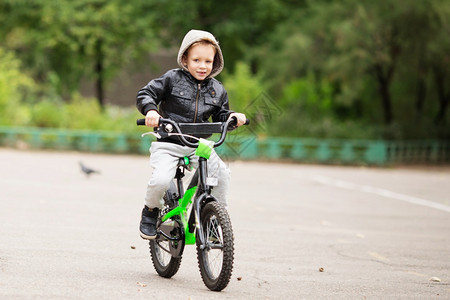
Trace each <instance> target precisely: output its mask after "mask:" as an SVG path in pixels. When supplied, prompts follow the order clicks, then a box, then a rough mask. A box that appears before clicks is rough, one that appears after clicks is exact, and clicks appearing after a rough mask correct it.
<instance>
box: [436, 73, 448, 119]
mask: <svg viewBox="0 0 450 300" xmlns="http://www.w3.org/2000/svg"><path fill="white" fill-rule="evenodd" d="M433 73H434V79H435V80H434V82H435V84H436V89H437V93H438V100H439V111H438V113H437V115H436V117H435V122H436V124H438V125H439V124H445V121H446V120H445V114H446V111H447V107H448V103H449V101H450V91H449V92H446V90H445V74H444V71H443V70H442V68H440V67H439V66H436V65H434V66H433Z"/></svg>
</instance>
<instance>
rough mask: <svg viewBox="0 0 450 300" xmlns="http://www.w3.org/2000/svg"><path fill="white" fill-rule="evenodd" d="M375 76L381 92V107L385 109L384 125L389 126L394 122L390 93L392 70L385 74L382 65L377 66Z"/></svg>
mask: <svg viewBox="0 0 450 300" xmlns="http://www.w3.org/2000/svg"><path fill="white" fill-rule="evenodd" d="M375 74H376V77H377V82H378V91H379V92H380V97H381V105H382V107H383V114H384V123H385V124H387V125H389V124H391V122H392V118H393V116H392V103H391V102H392V101H391V94H390V92H389V85H390V83H391V77H392V70H391V69H390V70H389V71H388V72H387V74H384V72H383V67H382V66H381V65H380V64H376V65H375Z"/></svg>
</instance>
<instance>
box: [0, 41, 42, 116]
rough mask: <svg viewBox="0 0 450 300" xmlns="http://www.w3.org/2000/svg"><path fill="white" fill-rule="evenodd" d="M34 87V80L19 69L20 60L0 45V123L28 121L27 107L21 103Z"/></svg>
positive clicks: (32, 91)
mask: <svg viewBox="0 0 450 300" xmlns="http://www.w3.org/2000/svg"><path fill="white" fill-rule="evenodd" d="M35 88H36V86H35V84H34V81H33V80H32V79H31V78H30V77H28V76H27V75H26V74H25V73H24V72H23V71H22V70H21V65H20V61H19V60H18V59H17V58H16V57H15V56H14V54H13V53H12V52H8V51H6V50H4V49H3V48H1V47H0V116H1V118H0V125H17V124H26V123H27V122H28V119H29V115H30V114H29V111H28V108H27V107H21V103H22V102H23V100H24V99H25V98H26V97H27V96H28V95H30V94H32V93H34V91H35Z"/></svg>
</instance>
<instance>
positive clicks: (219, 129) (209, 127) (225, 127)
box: [136, 117, 250, 148]
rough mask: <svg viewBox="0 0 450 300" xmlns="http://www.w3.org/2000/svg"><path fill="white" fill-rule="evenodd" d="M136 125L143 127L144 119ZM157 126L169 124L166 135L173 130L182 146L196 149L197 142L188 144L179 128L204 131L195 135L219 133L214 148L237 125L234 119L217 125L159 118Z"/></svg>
mask: <svg viewBox="0 0 450 300" xmlns="http://www.w3.org/2000/svg"><path fill="white" fill-rule="evenodd" d="M136 124H137V125H138V126H143V125H144V126H145V119H138V120H136ZM159 124H160V126H161V125H167V124H170V125H172V127H173V128H172V129H169V131H167V129H166V128H167V126H166V128H165V130H166V132H167V134H168V135H169V134H170V133H172V131H173V129H175V130H174V133H175V134H174V135H176V136H178V137H179V138H180V141H181V143H182V144H184V145H185V146H188V147H191V148H197V147H198V142H190V141H188V140H187V139H186V138H185V136H184V135H185V134H186V133H183V131H182V130H181V128H180V127H185V128H186V127H187V128H190V129H191V130H192V129H193V128H202V127H203V129H204V130H201V129H200V130H196V133H207V134H212V133H220V139H219V140H218V141H217V142H215V143H214V147H218V146H220V145H222V144H223V142H224V141H225V137H226V136H227V131H229V130H233V129H234V128H236V127H235V126H236V124H237V119H236V117H231V118H229V119H228V120H227V121H226V122H221V123H219V122H217V123H180V124H178V123H176V122H174V121H172V120H170V119H164V118H160V119H159ZM248 124H250V120H248V119H246V120H245V123H244V125H248Z"/></svg>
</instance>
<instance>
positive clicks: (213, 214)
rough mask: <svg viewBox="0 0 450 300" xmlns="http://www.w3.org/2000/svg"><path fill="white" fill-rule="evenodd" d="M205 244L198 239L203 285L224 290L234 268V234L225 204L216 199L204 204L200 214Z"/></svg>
mask: <svg viewBox="0 0 450 300" xmlns="http://www.w3.org/2000/svg"><path fill="white" fill-rule="evenodd" d="M200 215H201V216H200V222H201V224H202V228H203V235H204V237H205V241H206V247H205V248H204V249H202V245H201V244H200V241H199V239H198V238H197V258H198V265H199V268H200V274H201V276H202V279H203V282H204V283H205V285H206V286H207V287H208V288H209V289H210V290H212V291H221V290H223V289H224V288H225V287H226V286H227V285H228V283H229V282H230V278H231V273H232V271H233V259H234V237H233V229H232V228H231V221H230V218H229V216H228V212H227V211H226V209H225V207H224V206H223V205H221V204H220V203H219V202H217V201H213V202H209V203H208V204H206V205H205V206H204V207H203V209H202V211H201V213H200Z"/></svg>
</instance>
